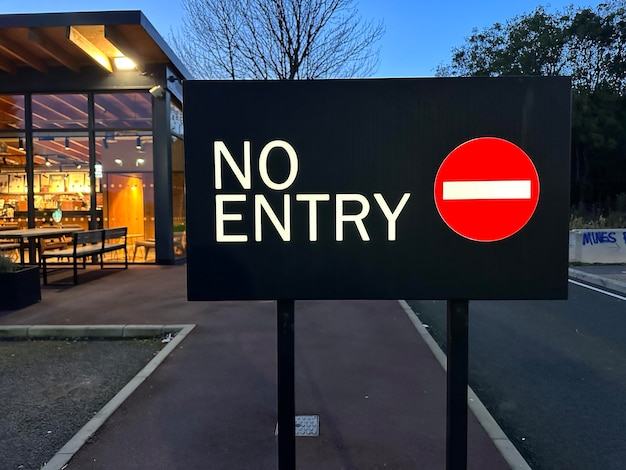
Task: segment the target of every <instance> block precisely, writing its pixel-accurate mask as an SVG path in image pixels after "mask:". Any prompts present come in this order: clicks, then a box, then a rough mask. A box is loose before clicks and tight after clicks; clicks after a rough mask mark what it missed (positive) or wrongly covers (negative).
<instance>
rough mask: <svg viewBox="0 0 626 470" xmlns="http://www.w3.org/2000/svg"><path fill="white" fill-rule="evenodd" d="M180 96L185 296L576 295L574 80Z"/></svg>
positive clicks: (324, 85) (212, 89)
mask: <svg viewBox="0 0 626 470" xmlns="http://www.w3.org/2000/svg"><path fill="white" fill-rule="evenodd" d="M184 100H185V108H184V124H185V173H186V194H187V234H188V235H187V255H188V258H187V266H188V298H189V300H253V299H396V298H415V299H561V298H566V296H567V264H568V219H569V216H568V214H569V158H570V79H569V78H565V77H529V78H454V79H444V78H433V79H365V80H319V81H317V80H315V81H187V82H185V83H184ZM520 156H521V157H520ZM448 157H449V158H448ZM520 158H521V159H520ZM444 162H445V164H444ZM524 162H526V163H524ZM518 168H519V171H518ZM518 203H520V204H518ZM510 215H514V217H510ZM510 219H516V220H514V221H513V222H511V220H510ZM511 224H512V225H511Z"/></svg>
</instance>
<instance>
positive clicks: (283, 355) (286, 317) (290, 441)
mask: <svg viewBox="0 0 626 470" xmlns="http://www.w3.org/2000/svg"><path fill="white" fill-rule="evenodd" d="M277 312H278V468H279V469H280V470H294V469H295V468H296V396H295V354H294V301H293V300H278V301H277Z"/></svg>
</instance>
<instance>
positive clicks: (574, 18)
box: [437, 0, 626, 206]
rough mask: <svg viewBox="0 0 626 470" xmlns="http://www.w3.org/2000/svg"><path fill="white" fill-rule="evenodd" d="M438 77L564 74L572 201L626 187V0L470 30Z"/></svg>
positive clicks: (540, 11) (596, 200)
mask: <svg viewBox="0 0 626 470" xmlns="http://www.w3.org/2000/svg"><path fill="white" fill-rule="evenodd" d="M437 75H438V76H506V75H569V76H571V77H572V83H573V88H574V89H573V94H572V97H573V113H572V203H573V204H581V203H582V204H585V203H587V204H596V205H597V204H604V205H605V206H607V205H608V204H607V203H606V202H605V201H610V200H612V199H614V198H616V197H617V195H619V194H620V193H626V2H625V1H624V0H621V1H620V0H612V1H608V2H605V3H601V4H599V5H598V6H597V8H596V9H591V8H579V9H574V8H573V7H572V6H570V7H569V8H567V9H565V10H564V11H562V12H555V13H548V12H546V10H545V8H544V7H538V8H537V9H535V11H533V12H532V13H529V14H523V15H519V16H516V17H514V18H513V19H511V20H509V21H507V22H506V23H505V24H500V23H496V24H494V25H493V26H491V27H488V28H485V29H484V30H482V31H479V30H478V29H474V30H473V31H472V34H471V35H470V37H468V38H466V42H465V44H463V45H461V46H459V47H457V48H455V49H453V51H452V62H451V63H450V64H448V65H442V66H439V67H438V68H437Z"/></svg>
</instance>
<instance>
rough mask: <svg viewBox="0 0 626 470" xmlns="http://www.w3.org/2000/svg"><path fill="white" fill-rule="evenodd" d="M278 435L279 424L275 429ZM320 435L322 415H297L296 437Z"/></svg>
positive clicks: (275, 433)
mask: <svg viewBox="0 0 626 470" xmlns="http://www.w3.org/2000/svg"><path fill="white" fill-rule="evenodd" d="M274 435H275V436H278V424H276V429H275V430H274ZM319 435H320V417H319V416H318V415H301V416H296V437H318V436H319Z"/></svg>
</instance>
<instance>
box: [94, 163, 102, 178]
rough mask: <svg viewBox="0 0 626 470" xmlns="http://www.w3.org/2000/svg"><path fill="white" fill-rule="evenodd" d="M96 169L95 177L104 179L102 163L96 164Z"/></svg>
mask: <svg viewBox="0 0 626 470" xmlns="http://www.w3.org/2000/svg"><path fill="white" fill-rule="evenodd" d="M93 169H94V176H95V177H96V178H102V162H96V164H95V166H94V167H93Z"/></svg>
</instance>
